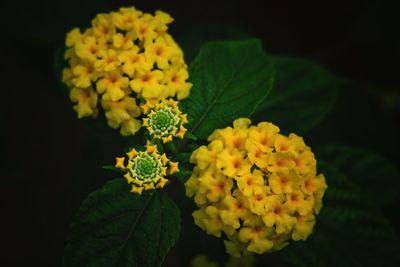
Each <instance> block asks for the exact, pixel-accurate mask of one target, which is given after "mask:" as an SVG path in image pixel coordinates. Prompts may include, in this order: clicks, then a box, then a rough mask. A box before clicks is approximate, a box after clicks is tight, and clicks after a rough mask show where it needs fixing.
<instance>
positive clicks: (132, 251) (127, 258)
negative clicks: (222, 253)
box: [64, 179, 180, 267]
mask: <svg viewBox="0 0 400 267" xmlns="http://www.w3.org/2000/svg"><path fill="white" fill-rule="evenodd" d="M129 191H130V188H129V185H128V184H127V183H126V182H125V181H124V180H123V179H115V180H112V181H110V182H108V183H107V184H106V185H105V186H104V187H103V188H101V189H100V190H98V191H95V192H93V193H91V194H90V195H89V197H88V198H87V199H86V200H85V201H84V202H83V204H82V205H81V207H80V209H79V211H78V213H77V215H76V217H75V219H74V221H73V223H72V224H71V228H70V236H69V239H68V242H67V246H66V249H65V256H64V264H65V266H140V267H154V266H161V263H162V261H163V260H164V258H165V256H166V254H167V253H168V251H169V249H170V248H171V247H172V246H173V245H174V243H175V241H176V240H177V239H178V235H179V231H180V212H179V209H178V208H177V207H176V206H175V204H174V202H173V201H172V200H171V199H170V198H169V197H168V196H167V195H166V194H165V192H164V191H161V190H156V191H151V192H149V191H146V192H144V193H143V194H142V195H138V194H134V193H131V192H129Z"/></svg>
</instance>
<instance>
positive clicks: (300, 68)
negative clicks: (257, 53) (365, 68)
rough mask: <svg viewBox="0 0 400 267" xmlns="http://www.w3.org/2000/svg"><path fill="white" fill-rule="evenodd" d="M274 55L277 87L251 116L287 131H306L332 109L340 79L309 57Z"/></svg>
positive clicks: (275, 85)
mask: <svg viewBox="0 0 400 267" xmlns="http://www.w3.org/2000/svg"><path fill="white" fill-rule="evenodd" d="M271 58H272V59H273V61H274V64H275V68H276V78H275V82H274V87H273V89H272V90H271V93H270V94H269V95H268V97H267V98H266V99H265V100H264V101H263V102H262V103H261V104H260V105H259V106H258V107H257V111H256V113H255V114H254V116H253V117H252V118H254V120H255V121H257V122H259V121H271V122H273V123H275V124H277V125H278V126H279V127H280V128H282V129H283V130H284V131H285V132H296V133H304V132H306V131H307V130H309V129H311V128H312V127H313V126H315V125H316V124H317V123H318V122H319V121H320V120H321V119H322V118H323V117H324V116H325V115H326V114H327V113H328V112H329V110H330V109H331V108H332V106H333V104H334V103H335V100H336V95H337V88H338V87H339V85H340V80H339V79H338V78H336V77H335V76H334V75H332V74H331V73H330V72H329V71H327V70H325V69H324V68H322V67H321V66H320V65H318V64H316V63H313V62H311V61H308V60H304V59H299V58H291V57H278V56H274V57H271Z"/></svg>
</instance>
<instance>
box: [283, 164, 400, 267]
mask: <svg viewBox="0 0 400 267" xmlns="http://www.w3.org/2000/svg"><path fill="white" fill-rule="evenodd" d="M319 165H320V166H319V167H320V169H321V171H322V172H323V173H324V174H325V175H326V178H327V184H328V186H329V187H328V189H327V191H326V194H325V196H324V206H323V207H322V209H321V212H320V214H319V215H318V216H317V223H316V227H315V229H314V232H313V234H312V235H311V236H310V237H309V239H308V240H306V241H298V242H293V243H292V244H291V245H289V247H287V248H285V249H283V250H282V251H280V252H278V253H277V255H279V256H280V257H281V258H282V260H284V261H288V262H290V263H292V264H295V265H297V266H304V267H309V266H318V267H334V266H341V267H347V266H349V267H358V266H359V267H369V266H371V267H376V266H397V263H398V262H399V260H400V247H399V240H398V239H397V238H396V235H395V233H394V231H393V229H392V227H391V226H390V224H389V222H388V221H387V220H386V219H385V217H384V216H383V215H382V213H381V212H380V211H379V210H378V209H377V208H376V206H375V205H373V203H372V204H371V202H370V201H369V200H368V199H367V198H365V196H364V195H363V194H362V193H361V192H360V190H359V189H358V187H357V186H355V185H354V184H352V183H351V181H350V180H349V179H347V177H346V176H345V175H344V174H343V173H341V172H340V171H339V170H337V169H336V168H334V167H332V166H330V165H328V164H327V163H324V162H322V161H319Z"/></svg>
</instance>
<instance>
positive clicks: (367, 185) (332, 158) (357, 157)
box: [317, 145, 400, 206]
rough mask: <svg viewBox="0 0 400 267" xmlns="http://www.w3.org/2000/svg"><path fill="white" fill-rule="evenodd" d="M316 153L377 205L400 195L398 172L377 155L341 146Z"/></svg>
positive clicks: (331, 146) (323, 149) (326, 147)
mask: <svg viewBox="0 0 400 267" xmlns="http://www.w3.org/2000/svg"><path fill="white" fill-rule="evenodd" d="M317 154H318V157H319V158H321V159H323V160H324V161H326V162H329V163H330V164H332V165H333V166H335V167H336V168H337V169H339V170H340V171H342V172H343V173H344V174H346V176H347V177H348V178H349V179H350V180H351V181H352V182H354V183H356V184H357V185H358V186H359V187H360V188H361V189H362V190H363V191H364V192H365V194H366V196H368V198H370V199H371V200H372V201H374V202H375V203H376V204H377V205H380V206H383V205H384V204H387V203H389V202H391V201H393V200H394V199H395V197H396V196H397V194H398V193H399V188H400V171H399V169H398V168H397V167H396V166H395V165H394V164H392V163H391V162H389V161H388V160H386V159H385V158H383V157H382V156H380V155H377V154H375V153H373V152H371V151H369V150H367V149H364V148H355V147H349V146H344V145H329V146H325V147H322V148H320V149H319V150H318V151H317ZM383 192H384V193H383Z"/></svg>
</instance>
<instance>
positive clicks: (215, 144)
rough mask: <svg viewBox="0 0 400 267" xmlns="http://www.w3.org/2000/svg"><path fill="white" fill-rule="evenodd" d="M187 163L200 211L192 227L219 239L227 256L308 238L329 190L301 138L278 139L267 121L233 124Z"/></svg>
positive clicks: (189, 189)
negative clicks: (222, 241) (190, 170)
mask: <svg viewBox="0 0 400 267" xmlns="http://www.w3.org/2000/svg"><path fill="white" fill-rule="evenodd" d="M208 141H209V142H210V143H209V144H208V145H207V146H206V145H203V146H200V147H199V148H198V149H196V150H195V151H194V152H193V153H192V155H191V158H190V162H191V163H193V164H194V165H195V167H194V168H193V173H192V176H191V177H190V178H189V179H188V181H187V182H186V184H185V187H186V195H187V196H188V197H194V201H195V203H196V205H197V206H198V207H199V208H200V209H199V210H197V211H195V212H194V213H193V217H194V219H195V223H196V224H197V225H198V226H199V227H200V228H202V229H203V230H205V231H206V232H207V233H209V234H212V235H214V236H217V237H220V236H222V235H223V234H224V236H225V238H226V239H227V240H225V242H224V243H225V247H226V251H227V253H229V254H231V255H234V256H240V255H241V254H246V253H257V254H262V253H265V252H267V251H274V250H279V249H282V248H283V247H284V246H286V245H287V244H288V241H290V239H292V240H305V239H307V237H308V236H309V235H310V234H311V233H312V229H313V227H314V224H315V216H316V215H317V214H318V212H319V210H320V209H321V207H322V198H323V195H324V193H325V190H326V188H327V185H326V183H325V177H324V176H323V175H322V174H319V175H317V168H316V160H315V157H314V154H313V153H312V152H311V149H310V148H309V147H308V146H307V145H306V144H305V143H304V141H303V139H302V138H301V137H299V136H297V135H295V134H290V135H289V136H288V137H287V136H284V135H282V134H279V128H278V127H277V126H275V125H273V124H272V123H268V122H261V123H259V124H257V125H256V126H253V125H251V121H250V120H249V119H238V120H235V121H234V123H233V127H227V128H224V129H217V130H215V131H214V133H212V134H211V135H210V136H209V138H208Z"/></svg>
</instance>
